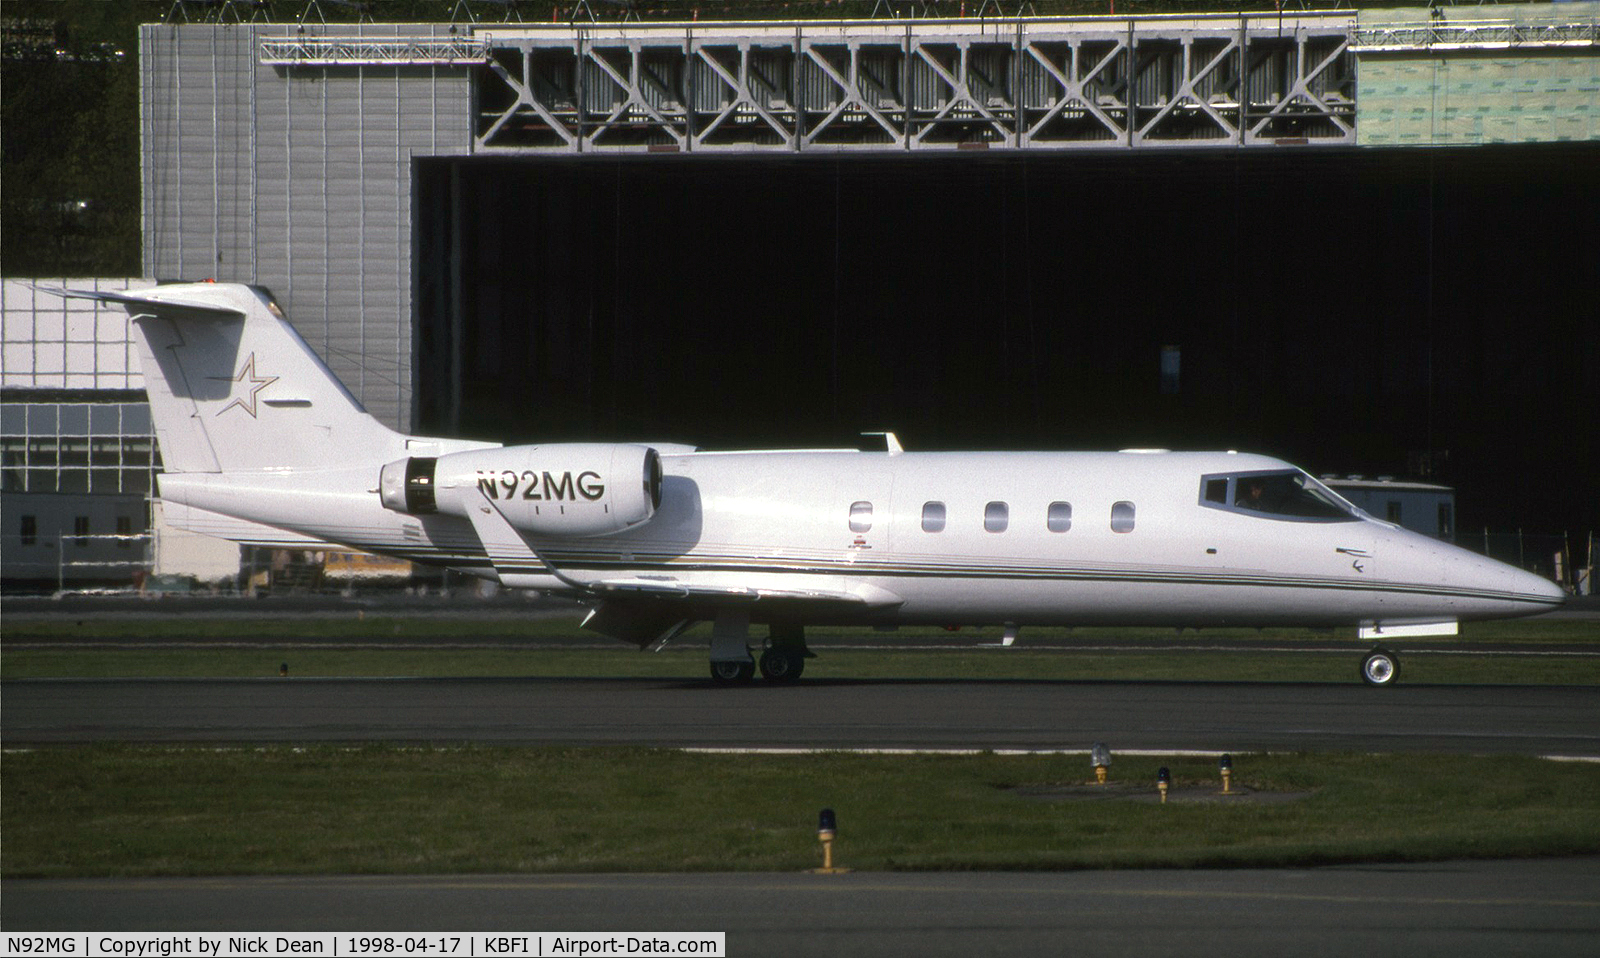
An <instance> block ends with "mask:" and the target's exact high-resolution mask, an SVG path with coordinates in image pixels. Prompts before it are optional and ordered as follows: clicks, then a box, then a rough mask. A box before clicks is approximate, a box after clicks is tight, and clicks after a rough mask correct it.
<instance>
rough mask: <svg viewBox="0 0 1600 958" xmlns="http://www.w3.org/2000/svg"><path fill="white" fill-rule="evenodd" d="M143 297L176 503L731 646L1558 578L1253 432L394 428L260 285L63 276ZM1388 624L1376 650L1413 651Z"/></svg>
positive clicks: (1229, 615)
mask: <svg viewBox="0 0 1600 958" xmlns="http://www.w3.org/2000/svg"><path fill="white" fill-rule="evenodd" d="M56 292H59V293H61V294H62V295H65V296H73V297H82V298H90V299H96V300H100V301H101V302H104V303H115V304H120V305H122V306H123V307H125V308H126V309H127V311H128V313H129V315H130V316H131V317H132V319H133V325H134V327H135V329H136V330H137V333H138V337H137V338H138V340H139V342H140V346H141V358H142V361H143V367H144V373H145V384H146V388H147V390H148V392H149V396H150V406H151V411H152V413H153V415H154V419H155V424H156V434H157V439H158V440H159V442H160V448H161V455H162V462H163V469H164V471H163V472H162V474H161V476H160V480H159V482H160V486H159V492H160V497H161V500H162V503H163V507H164V510H165V515H166V518H167V521H169V522H171V523H172V524H174V525H176V526H179V527H181V528H185V529H190V530H193V531H196V532H201V533H206V534H209V535H213V536H220V537H222V538H226V539H232V540H235V541H237V542H241V543H247V544H253V545H263V546H272V547H288V548H308V547H311V548H315V547H324V546H327V545H329V544H335V545H339V546H349V547H353V548H356V549H362V550H366V551H369V552H374V553H379V554H383V555H388V556H395V557H398V558H401V559H408V560H411V561H414V562H421V563H428V564H433V565H440V566H445V567H448V568H451V569H456V570H460V571H463V572H468V573H472V574H474V575H478V576H482V577H484V578H488V579H492V580H495V581H498V582H499V583H501V584H502V585H505V586H508V587H510V588H515V589H537V590H541V591H544V592H548V593H552V594H556V595H562V596H568V597H572V598H576V599H578V600H580V601H582V602H583V603H585V604H586V605H588V606H589V608H590V610H591V611H590V612H589V615H588V617H587V618H586V619H585V620H584V626H585V627H587V628H589V629H593V630H596V631H599V632H601V633H604V634H607V635H611V636H614V637H616V638H619V639H623V640H627V641H630V642H635V643H638V644H639V645H640V646H641V647H648V646H655V645H658V644H659V643H663V642H665V641H667V640H668V639H670V638H672V637H673V636H675V635H677V634H679V633H680V632H682V631H683V630H684V629H686V628H688V627H689V626H690V625H692V624H694V623H696V622H704V621H709V622H711V623H712V638H711V674H712V676H713V677H714V678H715V679H716V680H718V681H719V682H724V683H736V682H744V681H748V680H750V679H751V678H752V677H753V675H754V672H755V669H756V667H757V661H756V660H755V658H753V657H752V655H751V646H750V629H751V626H752V625H755V624H759V625H765V626H767V627H768V629H769V634H768V636H767V637H766V639H765V641H764V643H763V650H762V652H761V655H760V661H759V666H760V669H761V672H762V674H763V676H764V677H765V678H767V679H768V680H771V681H792V680H793V679H796V678H798V677H799V675H800V672H801V670H802V668H803V667H804V665H805V661H806V659H807V658H809V657H811V652H810V651H809V650H808V649H807V648H806V644H805V638H804V628H805V626H807V625H823V624H840V625H857V626H873V627H881V628H892V627H894V626H897V625H907V624H918V625H951V626H953V625H1001V626H1004V627H1005V633H1004V634H1005V641H1006V644H1009V643H1010V641H1011V639H1013V638H1014V637H1015V635H1016V630H1017V629H1018V628H1019V627H1021V626H1026V625H1065V626H1076V625H1146V626H1175V627H1179V628H1182V627H1195V628H1199V627H1207V626H1268V625H1277V626H1313V627H1334V626H1355V627H1357V628H1358V629H1359V630H1360V633H1361V635H1362V636H1363V637H1365V638H1373V639H1381V638H1383V637H1385V636H1389V637H1395V636H1414V635H1441V634H1443V635H1450V634H1455V632H1456V627H1457V623H1458V622H1460V621H1463V620H1468V619H1490V618H1500V617H1510V616H1520V615H1529V614H1533V613H1538V612H1544V611H1547V610H1549V609H1552V608H1555V607H1556V606H1558V605H1560V604H1561V602H1562V601H1563V598H1564V594H1563V593H1562V591H1561V590H1560V589H1559V588H1558V587H1557V586H1556V585H1554V584H1553V583H1551V582H1549V581H1547V580H1545V579H1542V578H1540V577H1538V576H1535V575H1531V574H1529V573H1526V572H1523V571H1521V570H1519V569H1516V568H1513V567H1511V566H1508V565H1503V564H1501V563H1499V562H1495V561H1492V560H1490V559H1487V558H1484V557H1482V556H1479V555H1475V554H1473V553H1471V552H1467V551H1466V550H1464V549H1459V548H1456V547H1455V546H1452V545H1450V544H1448V543H1444V542H1439V541H1437V540H1434V539H1430V538H1428V537H1426V536H1422V535H1418V534H1416V533H1413V532H1409V531H1407V530H1405V529H1401V528H1399V527H1398V526H1395V525H1392V524H1390V523H1387V522H1381V521H1379V520H1377V519H1374V518H1373V517H1371V516H1369V515H1367V514H1365V513H1363V512H1362V511H1361V510H1359V509H1357V508H1356V507H1355V506H1353V505H1351V504H1350V503H1349V502H1346V501H1345V500H1344V499H1342V498H1340V497H1339V496H1338V495H1337V494H1335V493H1334V492H1332V491H1330V490H1329V489H1327V488H1326V487H1325V486H1323V485H1322V484H1321V483H1319V482H1317V481H1316V480H1315V479H1314V478H1312V477H1311V476H1309V475H1307V474H1306V473H1305V472H1303V471H1301V470H1300V469H1297V468H1295V467H1294V466H1292V465H1290V464H1288V463H1286V462H1283V461H1281V460H1278V459H1273V458H1269V457H1267V456H1260V455H1247V454H1243V453H1234V452H1166V451H1159V450H1124V451H1122V452H1112V453H1102V452H1067V453H1042V452H1015V453H976V452H966V453H963V452H928V453H919V452H906V451H903V450H902V449H901V447H900V444H899V442H898V441H897V440H896V439H895V438H894V436H893V435H892V434H886V435H885V437H884V440H883V442H882V443H881V447H882V448H880V449H879V450H878V451H872V452H860V451H856V450H797V451H762V452H701V451H698V450H696V449H695V448H694V447H690V446H683V445H678V444H672V443H648V442H642V443H545V444H539V445H526V446H502V445H497V444H494V443H487V442H474V441H467V440H460V439H436V438H425V437H418V436H407V435H402V434H400V433H396V432H394V431H393V430H391V429H389V428H388V427H386V426H384V425H383V424H382V423H380V422H378V420H376V419H375V418H373V417H372V416H371V415H369V414H368V413H367V412H366V411H365V410H364V409H363V408H362V407H361V405H360V403H359V402H357V401H356V399H355V398H354V397H353V396H352V395H351V394H350V393H349V392H348V391H347V390H346V389H345V388H344V386H343V385H342V384H341V383H340V382H339V381H338V380H337V379H336V378H335V377H334V376H333V374H332V373H331V372H330V371H329V370H328V368H327V367H326V366H325V365H324V364H323V363H322V361H321V360H320V359H319V358H318V357H317V355H316V354H315V353H314V352H312V350H311V349H310V348H309V347H308V346H307V345H306V343H305V342H304V341H303V340H302V339H301V338H300V336H299V335H298V334H297V333H296V332H295V330H294V328H293V327H292V326H291V325H290V324H289V323H288V321H287V320H286V319H285V318H284V315H283V312H282V311H281V310H280V309H279V307H278V304H277V302H276V301H275V300H274V299H273V296H272V294H271V293H270V292H268V291H267V290H266V289H264V288H262V287H259V286H242V285H234V284H222V283H185V284H170V285H164V286H156V287H154V288H150V289H142V290H136V291H128V292H116V293H111V292H81V291H75V290H58V291H56ZM1396 667H1397V659H1396V658H1395V657H1394V655H1393V653H1392V652H1389V651H1387V650H1385V649H1383V648H1381V647H1378V648H1375V649H1374V650H1373V652H1372V653H1370V654H1369V655H1368V656H1367V657H1366V658H1365V660H1364V661H1363V663H1362V667H1361V674H1362V676H1363V678H1365V679H1366V681H1368V682H1369V683H1373V684H1386V683H1388V682H1390V681H1392V680H1393V678H1394V676H1395V674H1396Z"/></svg>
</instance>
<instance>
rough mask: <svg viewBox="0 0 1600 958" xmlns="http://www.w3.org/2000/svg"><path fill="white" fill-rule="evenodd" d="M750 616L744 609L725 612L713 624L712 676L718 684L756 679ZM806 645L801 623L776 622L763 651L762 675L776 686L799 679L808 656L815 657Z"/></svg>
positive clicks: (739, 683) (744, 682) (741, 682)
mask: <svg viewBox="0 0 1600 958" xmlns="http://www.w3.org/2000/svg"><path fill="white" fill-rule="evenodd" d="M749 641H750V615H749V613H748V612H744V611H734V612H724V613H722V614H721V615H718V616H717V619H716V622H715V623H713V625H712V627H711V678H712V681H714V682H716V683H717V684H718V685H744V684H747V683H749V682H750V680H751V679H753V678H755V674H756V667H757V664H758V663H757V660H756V659H754V658H752V657H751V655H750V645H749ZM814 657H815V656H814V654H813V653H812V651H811V650H810V649H808V648H806V637H805V629H804V627H802V626H798V625H774V626H772V630H771V633H770V634H769V635H768V637H767V646H766V648H765V649H763V650H762V652H761V659H760V661H759V665H760V668H761V677H762V678H763V679H765V680H766V681H768V682H771V683H773V684H775V685H787V684H790V683H792V682H796V681H798V680H799V679H800V673H802V672H804V671H805V667H806V659H809V658H814Z"/></svg>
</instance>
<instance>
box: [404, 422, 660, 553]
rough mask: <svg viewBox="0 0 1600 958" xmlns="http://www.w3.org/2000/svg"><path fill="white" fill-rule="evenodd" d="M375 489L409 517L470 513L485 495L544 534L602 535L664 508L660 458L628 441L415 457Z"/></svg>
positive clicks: (517, 523)
mask: <svg viewBox="0 0 1600 958" xmlns="http://www.w3.org/2000/svg"><path fill="white" fill-rule="evenodd" d="M378 494H379V496H380V498H381V499H382V501H383V505H384V507H385V508H387V509H392V510H394V511H395V512H403V513H406V514H408V515H415V516H422V515H430V514H433V513H442V514H444V515H451V516H459V517H461V518H467V517H468V512H467V510H468V509H471V508H473V507H474V506H475V505H476V504H479V503H481V502H482V501H483V500H484V499H488V500H490V502H491V503H492V504H493V506H494V508H496V509H498V510H499V511H500V513H501V514H502V515H504V516H505V517H506V521H508V522H510V523H511V525H512V527H513V528H515V529H520V530H522V531H524V532H530V533H533V534H535V535H543V536H574V537H587V536H603V535H610V534H612V533H614V532H621V531H622V530H624V529H629V528H632V527H633V526H636V525H639V524H640V523H642V522H646V521H648V520H649V519H650V517H651V516H653V515H654V514H655V511H656V509H657V508H659V507H660V505H661V456H660V455H659V454H658V453H657V452H656V451H655V450H654V449H652V448H650V447H649V446H636V445H630V444H625V443H555V444H550V445H540V446H506V447H502V448H500V449H476V450H472V451H470V452H457V453H451V454H450V455H446V456H438V457H436V458H429V457H412V458H409V459H401V460H398V461H396V462H391V463H389V464H388V465H386V466H384V467H383V471H382V474H381V476H380V478H379V484H378Z"/></svg>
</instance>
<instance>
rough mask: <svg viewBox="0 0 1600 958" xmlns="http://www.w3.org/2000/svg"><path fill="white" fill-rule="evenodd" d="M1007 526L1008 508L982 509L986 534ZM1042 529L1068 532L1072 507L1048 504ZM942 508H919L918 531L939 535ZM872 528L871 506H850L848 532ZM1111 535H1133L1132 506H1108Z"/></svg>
mask: <svg viewBox="0 0 1600 958" xmlns="http://www.w3.org/2000/svg"><path fill="white" fill-rule="evenodd" d="M1010 524H1011V507H1010V506H1009V505H1007V504H1006V503H1004V502H991V503H989V504H988V505H986V506H984V507H983V528H984V531H986V532H1004V531H1006V528H1007V527H1008V526H1009V525H1010ZM1044 524H1045V528H1046V529H1049V530H1050V531H1051V532H1066V531H1067V530H1069V529H1071V528H1072V503H1070V502H1052V503H1050V507H1049V508H1048V509H1046V510H1045V518H1044ZM944 526H945V506H944V503H942V502H924V503H923V504H922V531H923V532H943V531H944ZM871 528H872V503H870V502H854V503H851V504H850V531H851V532H866V531H868V530H870V529H871ZM1111 531H1112V532H1132V531H1133V503H1131V502H1117V503H1113V504H1112V506H1111Z"/></svg>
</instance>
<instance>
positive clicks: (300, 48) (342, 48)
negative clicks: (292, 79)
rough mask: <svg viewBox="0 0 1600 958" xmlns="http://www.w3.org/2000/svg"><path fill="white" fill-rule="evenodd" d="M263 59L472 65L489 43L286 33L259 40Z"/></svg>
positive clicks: (305, 63)
mask: <svg viewBox="0 0 1600 958" xmlns="http://www.w3.org/2000/svg"><path fill="white" fill-rule="evenodd" d="M260 60H261V62H262V63H264V64H267V65H269V66H279V67H359V66H471V65H475V64H481V63H486V62H488V60H489V45H488V44H487V43H485V42H483V41H482V40H475V39H473V38H471V37H433V36H417V37H404V36H382V35H376V34H374V35H371V36H344V37H332V36H312V35H302V36H286V37H272V38H268V39H264V40H262V41H261V57H260Z"/></svg>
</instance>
